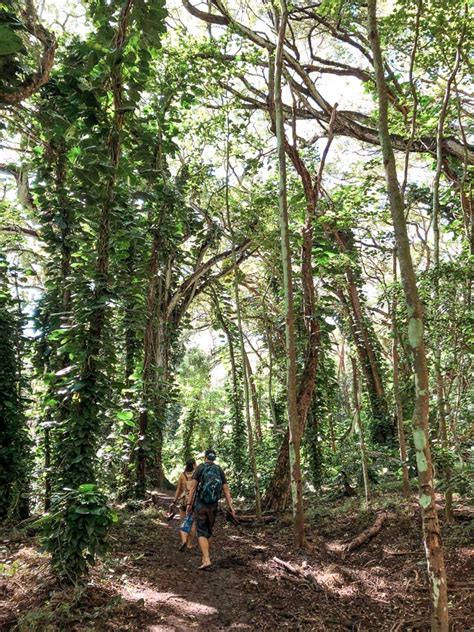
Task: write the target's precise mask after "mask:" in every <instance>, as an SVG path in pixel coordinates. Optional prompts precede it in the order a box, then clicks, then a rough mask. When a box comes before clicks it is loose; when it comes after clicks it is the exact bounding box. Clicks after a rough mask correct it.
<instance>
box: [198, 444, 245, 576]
mask: <svg viewBox="0 0 474 632" xmlns="http://www.w3.org/2000/svg"><path fill="white" fill-rule="evenodd" d="M215 460H216V453H215V452H214V450H206V453H205V461H204V463H201V464H200V465H198V467H197V468H196V469H195V471H194V474H193V479H192V481H191V485H190V490H189V495H188V506H187V510H186V511H187V513H188V514H190V513H192V512H194V519H195V523H196V530H197V535H198V542H199V548H200V549H201V554H202V563H201V566H200V567H199V570H201V571H206V570H209V569H210V568H211V566H212V564H211V558H210V555H209V548H210V543H211V537H212V529H213V527H214V522H215V520H216V516H217V508H218V504H219V500H220V498H221V496H222V492H224V496H225V499H226V501H227V505H228V507H229V510H230V512H231V514H232V515H233V516H234V518H235V510H234V506H233V504H232V497H231V495H230V490H229V486H228V485H227V479H226V477H225V474H224V470H223V469H222V468H221V467H220V465H217V463H214V461H215Z"/></svg>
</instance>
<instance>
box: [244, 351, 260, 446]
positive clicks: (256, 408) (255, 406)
mask: <svg viewBox="0 0 474 632" xmlns="http://www.w3.org/2000/svg"><path fill="white" fill-rule="evenodd" d="M245 366H246V370H247V377H248V382H249V390H250V398H251V401H252V410H253V420H254V424H255V438H256V439H257V441H260V439H261V438H262V423H261V418H260V405H259V403H258V393H257V387H256V386H255V376H254V374H253V371H252V365H251V364H250V360H249V355H248V353H247V352H246V351H245Z"/></svg>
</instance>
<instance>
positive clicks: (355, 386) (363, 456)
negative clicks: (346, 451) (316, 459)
mask: <svg viewBox="0 0 474 632" xmlns="http://www.w3.org/2000/svg"><path fill="white" fill-rule="evenodd" d="M351 363H352V395H353V398H354V415H355V422H356V423H355V425H356V426H357V428H358V430H359V448H360V460H361V463H362V477H363V480H364V492H365V504H366V508H368V506H369V503H370V496H371V493H370V480H369V464H368V460H367V450H366V448H365V437H364V427H363V425H362V419H361V417H360V398H359V379H358V375H357V362H356V359H355V358H352V357H351Z"/></svg>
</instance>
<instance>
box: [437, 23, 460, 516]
mask: <svg viewBox="0 0 474 632" xmlns="http://www.w3.org/2000/svg"><path fill="white" fill-rule="evenodd" d="M463 39H464V30H463V31H462V33H461V36H460V41H459V44H458V48H457V52H456V60H455V64H454V68H453V70H452V72H451V74H450V76H449V78H448V81H447V84H446V90H445V93H444V98H443V105H442V107H441V112H440V116H439V121H438V132H437V136H436V171H435V177H434V180H433V260H434V261H433V263H434V273H435V276H434V300H435V306H436V309H438V306H439V301H440V292H439V274H440V215H441V204H440V194H439V190H440V182H441V173H442V170H443V136H444V123H445V120H446V114H447V110H448V105H449V98H450V95H451V86H452V84H453V82H454V81H455V78H456V74H457V72H458V70H459V65H460V62H461V44H462V40H463ZM434 371H435V381H436V399H437V404H438V423H439V435H440V438H441V445H442V447H443V449H444V450H445V451H448V448H449V443H448V431H447V424H446V401H445V397H444V375H443V371H442V367H441V344H440V342H438V344H436V345H435V348H434ZM444 479H445V484H446V493H445V503H446V506H445V514H446V521H447V522H453V519H454V518H453V491H452V489H451V472H450V468H449V467H447V468H446V472H445V474H444Z"/></svg>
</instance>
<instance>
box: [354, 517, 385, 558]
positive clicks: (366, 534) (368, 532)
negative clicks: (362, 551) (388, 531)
mask: <svg viewBox="0 0 474 632" xmlns="http://www.w3.org/2000/svg"><path fill="white" fill-rule="evenodd" d="M386 517H387V514H386V513H385V512H383V511H382V512H381V513H379V514H378V516H377V518H376V519H375V522H374V524H373V525H372V526H371V527H369V528H368V529H365V531H362V533H360V534H359V535H358V536H357V537H356V538H354V539H353V540H351V542H349V544H347V545H346V547H345V549H344V550H345V552H346V553H350V552H351V551H355V550H356V549H358V548H359V547H361V546H362V545H363V544H365V543H366V542H368V541H369V540H371V539H372V538H373V537H374V536H376V535H377V533H379V532H380V530H381V529H382V526H383V523H384V522H385V519H386Z"/></svg>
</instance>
